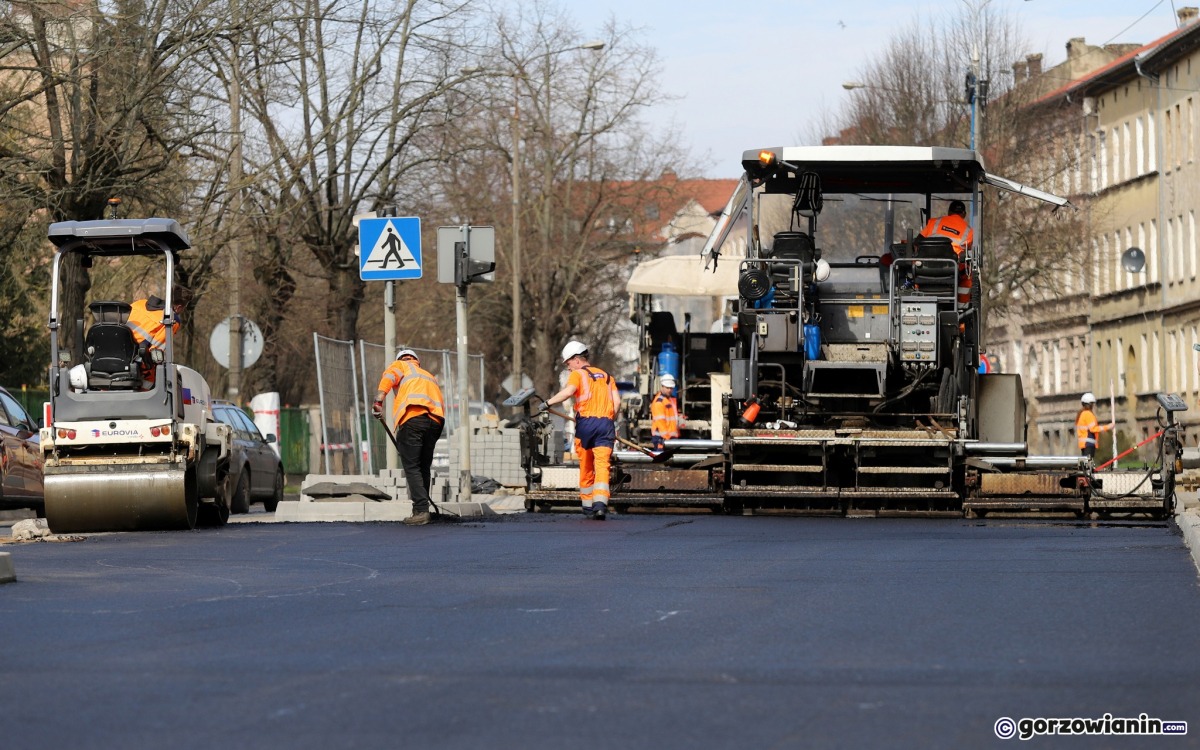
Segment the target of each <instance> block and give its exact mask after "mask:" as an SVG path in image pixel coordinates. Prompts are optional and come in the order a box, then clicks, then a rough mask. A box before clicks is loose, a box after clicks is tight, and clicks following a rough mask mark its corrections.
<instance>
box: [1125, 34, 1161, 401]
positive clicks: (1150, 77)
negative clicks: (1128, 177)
mask: <svg viewBox="0 0 1200 750" xmlns="http://www.w3.org/2000/svg"><path fill="white" fill-rule="evenodd" d="M1133 68H1134V70H1136V71H1137V74H1138V75H1139V76H1141V77H1142V78H1145V79H1146V80H1147V81H1149V82H1150V85H1152V86H1153V87H1154V166H1155V168H1156V169H1157V170H1158V179H1157V180H1155V183H1154V184H1155V188H1156V189H1157V196H1156V200H1157V202H1158V226H1157V227H1155V231H1154V242H1155V244H1156V245H1157V249H1158V288H1159V290H1160V295H1159V311H1158V312H1159V318H1158V340H1159V345H1158V346H1159V348H1158V353H1159V360H1158V372H1159V386H1160V387H1161V388H1162V389H1163V390H1164V391H1166V390H1167V252H1166V245H1165V244H1164V242H1163V232H1164V231H1165V230H1164V229H1163V227H1164V226H1165V224H1166V222H1165V216H1164V213H1165V210H1166V209H1165V207H1164V205H1163V182H1164V181H1165V180H1166V165H1165V164H1163V161H1162V151H1163V145H1162V144H1163V133H1162V120H1163V112H1162V85H1161V82H1160V81H1159V78H1160V76H1158V75H1155V74H1153V73H1147V72H1145V71H1144V70H1142V58H1141V56H1140V55H1139V56H1137V57H1134V58H1133ZM1134 416H1135V417H1136V409H1135V410H1134Z"/></svg>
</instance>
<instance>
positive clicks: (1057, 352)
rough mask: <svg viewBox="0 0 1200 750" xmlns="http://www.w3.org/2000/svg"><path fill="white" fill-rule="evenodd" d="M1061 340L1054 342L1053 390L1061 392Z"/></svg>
mask: <svg viewBox="0 0 1200 750" xmlns="http://www.w3.org/2000/svg"><path fill="white" fill-rule="evenodd" d="M1062 354H1063V353H1062V342H1061V341H1055V342H1054V392H1055V393H1062V390H1063V364H1064V363H1063V356H1062Z"/></svg>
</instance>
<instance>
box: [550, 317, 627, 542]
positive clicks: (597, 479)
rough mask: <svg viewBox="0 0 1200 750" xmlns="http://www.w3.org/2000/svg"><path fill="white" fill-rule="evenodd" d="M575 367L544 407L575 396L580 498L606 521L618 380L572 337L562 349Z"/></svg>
mask: <svg viewBox="0 0 1200 750" xmlns="http://www.w3.org/2000/svg"><path fill="white" fill-rule="evenodd" d="M562 361H563V364H564V365H566V366H567V368H568V369H569V370H570V371H571V372H570V374H569V375H568V376H567V384H566V385H565V386H563V389H562V390H561V391H559V392H558V393H556V394H554V395H553V396H551V397H550V398H548V399H546V401H544V402H542V410H546V409H549V408H550V407H551V406H554V405H555V404H561V403H562V402H564V401H566V400H567V399H569V398H572V397H574V399H575V453H576V454H577V455H578V456H579V499H580V502H581V503H582V506H583V512H584V514H585V515H586V516H587V517H588V518H591V519H593V520H596V521H603V520H604V516H605V514H606V513H607V512H608V502H609V486H608V484H609V474H610V471H611V469H612V452H613V445H614V444H615V443H616V441H617V428H616V422H615V421H614V420H615V419H616V416H617V404H618V403H620V396H619V395H618V394H617V381H616V380H614V379H613V377H612V375H609V374H608V373H607V372H605V371H604V370H601V369H600V368H599V367H596V366H594V365H592V364H590V363H589V362H588V349H587V347H586V346H585V345H584V344H582V343H580V342H579V341H569V342H567V345H566V346H564V347H563V350H562Z"/></svg>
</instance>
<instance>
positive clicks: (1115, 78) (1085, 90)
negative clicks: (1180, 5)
mask: <svg viewBox="0 0 1200 750" xmlns="http://www.w3.org/2000/svg"><path fill="white" fill-rule="evenodd" d="M1198 44H1200V24H1197V23H1194V22H1193V23H1189V24H1187V25H1186V26H1182V27H1180V28H1177V29H1175V30H1174V31H1172V32H1170V33H1168V34H1164V35H1163V36H1161V37H1159V38H1158V39H1155V40H1154V41H1152V42H1150V43H1149V44H1144V45H1142V46H1141V47H1137V48H1136V49H1133V50H1131V51H1129V52H1126V53H1125V54H1123V55H1121V56H1120V57H1118V58H1117V59H1115V60H1113V61H1112V62H1110V63H1108V64H1107V65H1103V66H1101V67H1099V68H1097V69H1095V70H1093V71H1092V72H1090V73H1088V74H1087V75H1085V76H1082V77H1080V78H1076V79H1075V80H1073V81H1070V82H1069V83H1067V84H1065V85H1063V86H1060V87H1059V88H1057V89H1054V90H1053V91H1051V92H1049V93H1047V94H1044V95H1042V96H1040V97H1038V98H1037V99H1035V100H1034V101H1033V102H1031V105H1030V106H1034V107H1037V106H1043V105H1047V104H1052V103H1055V102H1058V101H1061V100H1064V99H1065V100H1068V101H1069V100H1070V99H1071V98H1072V96H1073V95H1083V96H1087V95H1090V94H1091V93H1092V92H1093V91H1095V90H1096V89H1102V88H1105V87H1108V86H1111V85H1113V84H1114V83H1117V82H1119V81H1123V80H1127V79H1129V78H1132V77H1134V76H1136V75H1138V66H1139V64H1140V65H1141V67H1142V68H1143V69H1154V68H1155V67H1157V66H1158V65H1162V64H1165V63H1164V59H1165V58H1166V56H1167V55H1168V54H1170V53H1172V52H1174V53H1177V52H1180V51H1182V50H1184V49H1187V48H1190V47H1194V46H1196V45H1198ZM1171 56H1172V57H1173V56H1174V55H1171Z"/></svg>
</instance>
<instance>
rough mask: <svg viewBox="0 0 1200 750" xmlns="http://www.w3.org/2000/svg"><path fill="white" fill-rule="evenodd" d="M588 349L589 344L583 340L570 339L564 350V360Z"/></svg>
mask: <svg viewBox="0 0 1200 750" xmlns="http://www.w3.org/2000/svg"><path fill="white" fill-rule="evenodd" d="M587 350H588V348H587V346H586V345H585V344H584V343H583V342H581V341H568V342H567V345H566V346H564V347H563V350H562V361H563V362H566V361H567V360H568V359H570V358H571V357H575V356H578V355H580V354H583V353H584V352H586V351H587Z"/></svg>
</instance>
